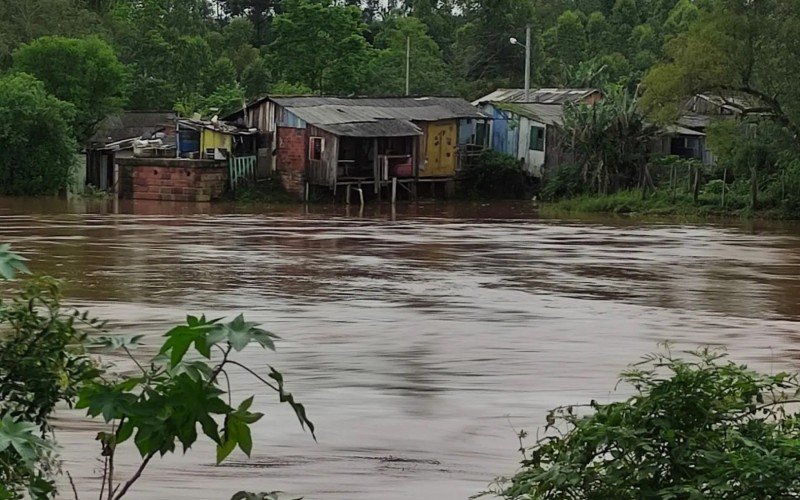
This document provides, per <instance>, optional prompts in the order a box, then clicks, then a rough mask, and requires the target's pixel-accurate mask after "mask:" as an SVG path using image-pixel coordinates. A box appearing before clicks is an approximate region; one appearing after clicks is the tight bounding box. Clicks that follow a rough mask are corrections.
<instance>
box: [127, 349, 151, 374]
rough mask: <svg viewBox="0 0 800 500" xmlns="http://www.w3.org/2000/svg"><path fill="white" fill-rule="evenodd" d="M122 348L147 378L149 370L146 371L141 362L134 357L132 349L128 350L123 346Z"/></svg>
mask: <svg viewBox="0 0 800 500" xmlns="http://www.w3.org/2000/svg"><path fill="white" fill-rule="evenodd" d="M122 348H123V349H124V350H125V354H127V355H128V357H129V358H131V360H133V362H134V363H136V366H138V367H139V369H140V370H142V373H143V374H144V376H145V377H146V376H147V370H145V369H144V367H143V366H142V364H141V363H139V361H138V360H137V359H136V358H135V357H134V355H133V354H132V353H131V351H130V349H128V348H127V347H126V346H122Z"/></svg>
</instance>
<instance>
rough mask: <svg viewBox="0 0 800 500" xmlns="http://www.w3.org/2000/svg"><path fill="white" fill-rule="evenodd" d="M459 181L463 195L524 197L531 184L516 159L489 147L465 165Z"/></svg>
mask: <svg viewBox="0 0 800 500" xmlns="http://www.w3.org/2000/svg"><path fill="white" fill-rule="evenodd" d="M459 181H460V189H461V191H462V193H463V194H464V195H465V196H467V197H482V198H505V199H512V198H525V197H527V196H528V195H529V194H530V193H531V192H532V190H533V186H534V179H533V177H532V176H531V174H529V173H528V172H527V171H526V170H525V169H524V168H523V167H522V164H521V162H520V161H519V160H517V159H516V158H515V157H514V156H512V155H509V154H507V153H500V152H497V151H493V150H488V151H485V152H483V153H482V154H481V156H480V157H479V158H478V159H477V161H474V162H471V163H468V164H466V165H465V166H464V167H463V168H462V170H461V173H460V178H459Z"/></svg>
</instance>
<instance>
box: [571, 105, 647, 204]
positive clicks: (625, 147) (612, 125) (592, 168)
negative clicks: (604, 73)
mask: <svg viewBox="0 0 800 500" xmlns="http://www.w3.org/2000/svg"><path fill="white" fill-rule="evenodd" d="M607 94H608V95H607V96H606V98H605V99H603V100H602V101H601V102H599V103H598V104H596V105H594V106H588V105H586V104H580V103H579V104H570V105H567V108H566V110H565V112H564V123H563V124H562V125H561V126H560V139H561V141H562V142H563V143H564V144H563V146H564V147H565V149H567V150H569V151H571V152H572V154H573V155H574V157H575V158H574V159H575V161H577V162H578V163H579V164H580V165H582V167H583V168H582V171H581V176H582V181H583V182H584V183H585V184H586V185H587V187H589V188H590V189H592V190H593V191H594V192H596V193H602V194H608V193H609V192H613V191H616V190H618V189H621V188H626V187H630V186H632V185H635V184H637V183H638V184H641V182H642V181H643V179H644V176H645V174H644V171H643V167H644V165H645V164H646V162H647V155H648V148H649V146H650V141H651V140H652V139H653V138H654V137H655V136H656V134H657V132H658V129H657V128H656V127H655V126H653V125H650V124H648V123H647V122H646V121H645V118H644V116H643V115H642V113H641V112H640V111H639V109H638V106H637V102H636V98H635V97H634V96H632V95H630V93H629V92H627V91H626V90H624V89H615V90H611V91H609V92H608V93H607ZM557 180H558V179H557Z"/></svg>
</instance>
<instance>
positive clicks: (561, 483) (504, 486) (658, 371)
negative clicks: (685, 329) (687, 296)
mask: <svg viewBox="0 0 800 500" xmlns="http://www.w3.org/2000/svg"><path fill="white" fill-rule="evenodd" d="M621 383H623V384H625V385H626V386H629V387H630V388H632V389H633V391H634V395H633V396H632V397H630V398H628V399H627V400H625V401H621V402H618V403H611V404H601V403H598V402H596V401H591V402H590V403H589V404H586V405H574V406H564V407H560V408H556V409H554V410H552V411H551V412H550V413H548V415H547V419H546V420H547V425H546V427H545V428H544V429H543V431H542V433H541V434H540V433H537V440H536V443H535V444H534V445H533V446H532V447H531V448H527V447H524V446H521V448H520V451H521V452H522V454H523V461H522V468H521V470H520V471H519V472H518V473H517V474H516V475H514V476H513V477H511V478H509V479H501V480H499V481H498V483H497V484H496V485H495V486H494V487H493V488H492V491H491V492H489V494H491V493H494V494H497V495H498V496H501V497H503V498H506V499H514V500H522V499H531V498H537V499H550V498H552V499H556V498H581V499H607V498H614V499H620V500H624V499H639V498H665V499H666V498H672V499H689V498H712V499H734V498H737V499H738V498H796V497H797V496H798V495H800V413H797V408H796V407H795V406H792V405H794V404H796V403H798V402H800V401H798V396H800V383H798V378H797V375H793V374H788V373H778V374H774V375H771V374H761V373H757V372H755V371H752V370H749V369H748V368H747V367H746V366H743V365H739V364H735V363H733V362H730V361H729V360H728V359H727V356H726V354H725V353H724V352H721V351H719V350H714V349H703V350H700V351H698V352H692V353H686V354H685V356H683V357H681V356H678V355H676V354H674V353H673V352H672V351H671V350H670V349H669V347H667V349H666V350H664V351H663V352H660V353H656V354H653V355H650V356H647V357H646V358H644V360H643V361H642V362H640V363H638V364H636V365H633V366H632V367H631V368H630V369H629V370H628V371H626V372H624V373H623V374H622V380H621ZM526 437H527V434H526V433H525V432H521V433H520V442H521V443H522V442H523V440H524V438H526Z"/></svg>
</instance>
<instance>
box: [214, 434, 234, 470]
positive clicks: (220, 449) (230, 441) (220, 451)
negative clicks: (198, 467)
mask: <svg viewBox="0 0 800 500" xmlns="http://www.w3.org/2000/svg"><path fill="white" fill-rule="evenodd" d="M236 443H237V441H236V439H235V438H234V437H230V436H229V437H228V438H227V439H225V440H224V441H223V442H222V444H221V445H217V465H219V464H221V463H222V462H223V460H225V459H226V458H228V455H230V454H231V452H233V450H234V449H235V448H236Z"/></svg>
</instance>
